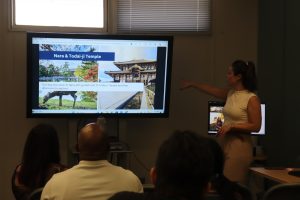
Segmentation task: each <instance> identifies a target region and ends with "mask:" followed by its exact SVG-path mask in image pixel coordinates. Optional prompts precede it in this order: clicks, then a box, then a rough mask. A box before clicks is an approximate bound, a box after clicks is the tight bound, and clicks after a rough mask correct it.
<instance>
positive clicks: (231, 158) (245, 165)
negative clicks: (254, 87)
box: [218, 90, 256, 184]
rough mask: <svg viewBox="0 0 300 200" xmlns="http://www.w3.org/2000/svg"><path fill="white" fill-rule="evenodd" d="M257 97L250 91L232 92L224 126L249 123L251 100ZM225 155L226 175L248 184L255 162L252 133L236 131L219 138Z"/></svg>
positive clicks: (225, 112)
mask: <svg viewBox="0 0 300 200" xmlns="http://www.w3.org/2000/svg"><path fill="white" fill-rule="evenodd" d="M253 96H256V94H255V93H253V92H249V91H248V90H242V91H235V90H230V91H229V92H228V94H227V100H226V104H225V106H224V109H223V114H224V124H225V125H226V124H228V125H231V124H236V123H243V122H247V121H248V115H247V107H248V102H249V99H250V98H251V97H253ZM218 141H219V142H220V145H221V146H222V147H223V150H224V154H225V165H224V175H225V176H226V177H227V178H229V179H230V180H231V181H237V182H240V183H243V184H246V183H247V175H248V171H249V166H250V164H251V162H252V160H253V156H252V140H251V136H250V133H245V132H240V131H235V132H232V133H227V134H225V135H222V136H220V137H218Z"/></svg>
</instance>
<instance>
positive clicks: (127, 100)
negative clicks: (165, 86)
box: [99, 59, 157, 110]
mask: <svg viewBox="0 0 300 200" xmlns="http://www.w3.org/2000/svg"><path fill="white" fill-rule="evenodd" d="M113 64H114V65H115V66H116V67H118V68H119V70H117V71H105V72H104V73H105V74H107V75H109V76H110V77H112V78H113V82H117V83H118V82H120V83H122V82H123V83H124V82H126V83H143V85H144V88H143V91H137V92H134V93H132V92H123V93H121V92H115V93H107V92H105V93H101V94H100V96H102V97H103V96H111V97H112V98H107V97H106V98H100V99H99V102H100V103H99V105H100V107H105V108H106V107H107V106H110V107H109V108H114V109H116V108H117V109H145V110H147V109H154V107H153V105H154V97H155V79H156V68H157V62H156V60H154V61H153V60H145V59H141V60H131V61H125V62H114V63H113ZM105 99H110V100H109V101H106V102H102V101H104V100H105ZM116 102H118V103H116Z"/></svg>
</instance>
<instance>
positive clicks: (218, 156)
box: [207, 138, 225, 175]
mask: <svg viewBox="0 0 300 200" xmlns="http://www.w3.org/2000/svg"><path fill="white" fill-rule="evenodd" d="M207 141H208V146H209V148H211V152H212V154H213V158H214V167H213V173H214V175H221V174H223V170H224V162H225V156H224V151H223V149H222V148H221V146H220V145H219V144H218V143H217V142H216V140H214V139H212V138H207Z"/></svg>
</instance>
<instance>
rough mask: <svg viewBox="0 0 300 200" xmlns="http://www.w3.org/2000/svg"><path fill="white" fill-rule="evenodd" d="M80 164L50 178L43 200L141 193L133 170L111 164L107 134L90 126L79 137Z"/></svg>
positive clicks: (81, 131) (91, 199)
mask: <svg viewBox="0 0 300 200" xmlns="http://www.w3.org/2000/svg"><path fill="white" fill-rule="evenodd" d="M78 150H79V157H80V162H79V164H78V165H75V166H74V167H72V168H71V169H69V170H66V171H64V172H62V173H59V174H57V175H55V176H53V177H52V179H50V181H49V182H48V183H47V185H46V186H45V188H44V190H43V193H42V198H41V199H55V200H58V199H73V200H74V199H89V200H94V199H97V200H101V199H103V200H104V199H108V198H109V197H110V196H112V195H113V194H114V193H116V192H120V191H133V192H142V191H143V187H142V184H141V182H140V181H139V179H138V177H137V176H136V175H134V174H133V173H132V172H131V171H129V170H125V169H123V168H121V167H118V166H114V165H112V164H111V163H109V162H108V161H107V160H106V158H107V154H108V143H107V137H106V134H105V131H104V130H103V129H101V127H99V126H98V125H97V124H94V123H92V124H88V125H86V126H85V127H84V128H82V129H81V130H80V133H79V137H78Z"/></svg>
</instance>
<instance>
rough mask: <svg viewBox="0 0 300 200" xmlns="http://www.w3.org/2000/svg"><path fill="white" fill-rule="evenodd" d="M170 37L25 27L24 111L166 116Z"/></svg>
mask: <svg viewBox="0 0 300 200" xmlns="http://www.w3.org/2000/svg"><path fill="white" fill-rule="evenodd" d="M172 50H173V37H172V36H150V35H99V34H62V33H27V117H30V118H31V117H99V116H103V117H125V116H135V117H138V116H143V117H168V113H169V96H170V81H171V63H172Z"/></svg>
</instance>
